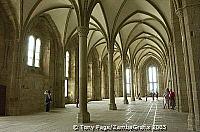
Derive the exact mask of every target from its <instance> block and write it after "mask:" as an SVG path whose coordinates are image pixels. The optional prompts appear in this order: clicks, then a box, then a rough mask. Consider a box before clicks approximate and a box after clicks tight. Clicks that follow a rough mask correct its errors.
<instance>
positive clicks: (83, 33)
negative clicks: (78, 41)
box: [77, 26, 89, 37]
mask: <svg viewBox="0 0 200 132" xmlns="http://www.w3.org/2000/svg"><path fill="white" fill-rule="evenodd" d="M77 31H78V35H79V36H80V37H87V35H88V33H89V28H88V27H85V26H79V27H77Z"/></svg>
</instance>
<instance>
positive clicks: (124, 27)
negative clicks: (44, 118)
mask: <svg viewBox="0 0 200 132" xmlns="http://www.w3.org/2000/svg"><path fill="white" fill-rule="evenodd" d="M199 12H200V0H0V18H1V19H0V105H1V106H0V115H5V116H7V115H10V116H14V115H25V114H32V113H37V112H41V111H43V109H44V91H45V90H46V89H50V90H51V92H52V98H53V102H52V108H63V107H65V104H71V103H76V101H77V100H79V105H80V106H79V112H78V113H77V114H78V122H80V123H87V122H90V113H89V111H88V109H87V102H89V101H100V100H102V99H109V104H108V109H109V110H111V111H112V110H117V109H118V108H117V103H116V101H115V98H116V97H123V103H124V104H127V105H129V104H130V102H132V101H135V100H136V99H137V96H138V94H140V95H141V97H144V96H145V95H146V94H147V95H151V93H152V92H158V93H159V96H162V95H163V93H164V91H165V89H166V88H172V89H173V91H175V94H176V110H177V111H178V112H186V113H188V120H187V123H188V129H191V130H197V131H199V130H200V115H199V114H200V83H198V82H200V59H199V58H200V51H199V50H200V44H199V43H200V23H199V21H200V14H199ZM129 97H130V98H131V100H128V99H127V98H129Z"/></svg>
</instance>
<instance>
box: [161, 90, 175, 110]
mask: <svg viewBox="0 0 200 132" xmlns="http://www.w3.org/2000/svg"><path fill="white" fill-rule="evenodd" d="M163 97H164V109H165V108H168V109H169V108H171V109H174V108H175V106H176V103H175V93H174V92H173V91H172V89H170V90H169V88H166V90H165V93H164V95H163Z"/></svg>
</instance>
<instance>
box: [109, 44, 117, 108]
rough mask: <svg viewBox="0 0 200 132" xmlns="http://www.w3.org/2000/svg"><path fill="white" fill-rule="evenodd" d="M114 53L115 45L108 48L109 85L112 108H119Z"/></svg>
mask: <svg viewBox="0 0 200 132" xmlns="http://www.w3.org/2000/svg"><path fill="white" fill-rule="evenodd" d="M113 53H114V47H109V48H108V81H109V82H108V85H109V97H110V104H109V109H110V110H117V106H116V104H115V91H114V71H113Z"/></svg>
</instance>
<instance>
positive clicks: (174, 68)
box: [169, 42, 180, 111]
mask: <svg viewBox="0 0 200 132" xmlns="http://www.w3.org/2000/svg"><path fill="white" fill-rule="evenodd" d="M169 55H170V66H171V77H172V87H171V88H173V90H174V92H175V94H176V106H177V109H178V111H180V107H179V94H178V86H177V66H176V65H175V64H176V63H175V60H174V59H175V56H174V45H173V44H172V43H171V42H170V43H169Z"/></svg>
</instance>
